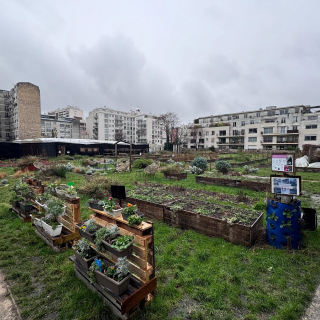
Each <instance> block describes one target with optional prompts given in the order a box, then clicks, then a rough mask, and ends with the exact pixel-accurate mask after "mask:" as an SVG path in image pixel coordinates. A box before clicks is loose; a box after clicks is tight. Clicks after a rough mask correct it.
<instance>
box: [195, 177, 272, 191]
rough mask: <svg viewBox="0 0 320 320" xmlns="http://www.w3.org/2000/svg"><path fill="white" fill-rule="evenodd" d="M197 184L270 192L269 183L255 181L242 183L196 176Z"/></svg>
mask: <svg viewBox="0 0 320 320" xmlns="http://www.w3.org/2000/svg"><path fill="white" fill-rule="evenodd" d="M196 183H203V184H212V185H217V186H229V187H236V188H245V189H248V190H253V191H260V192H266V191H267V192H269V191H270V183H269V182H268V183H267V182H255V181H241V180H233V179H223V178H209V177H201V176H196Z"/></svg>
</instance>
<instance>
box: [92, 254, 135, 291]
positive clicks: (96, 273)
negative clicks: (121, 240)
mask: <svg viewBox="0 0 320 320" xmlns="http://www.w3.org/2000/svg"><path fill="white" fill-rule="evenodd" d="M128 266H129V261H128V260H127V258H126V257H124V258H119V259H118V262H117V263H116V264H115V266H108V265H107V262H106V261H104V260H99V259H95V261H94V262H93V263H92V265H91V267H90V269H89V272H88V273H89V276H90V282H91V283H94V282H95V281H96V282H97V283H99V284H101V285H103V286H104V287H106V288H107V289H109V290H111V291H112V292H113V293H115V294H116V295H121V294H122V293H123V292H125V291H126V290H127V289H128V286H129V283H130V278H131V274H130V272H129V269H128Z"/></svg>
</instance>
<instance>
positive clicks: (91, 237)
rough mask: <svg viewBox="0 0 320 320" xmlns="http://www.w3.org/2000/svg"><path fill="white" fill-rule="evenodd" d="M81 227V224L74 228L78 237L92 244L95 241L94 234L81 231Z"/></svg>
mask: <svg viewBox="0 0 320 320" xmlns="http://www.w3.org/2000/svg"><path fill="white" fill-rule="evenodd" d="M82 225H83V223H78V224H76V228H77V229H78V232H79V233H80V236H81V237H82V238H85V239H87V240H89V241H90V242H92V243H94V240H95V239H96V233H89V232H86V231H85V230H83V229H81V227H82Z"/></svg>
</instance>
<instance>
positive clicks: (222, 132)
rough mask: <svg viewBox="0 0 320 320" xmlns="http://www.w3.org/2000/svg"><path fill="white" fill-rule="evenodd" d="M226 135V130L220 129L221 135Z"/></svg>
mask: <svg viewBox="0 0 320 320" xmlns="http://www.w3.org/2000/svg"><path fill="white" fill-rule="evenodd" d="M226 135H227V132H226V130H222V131H219V136H226Z"/></svg>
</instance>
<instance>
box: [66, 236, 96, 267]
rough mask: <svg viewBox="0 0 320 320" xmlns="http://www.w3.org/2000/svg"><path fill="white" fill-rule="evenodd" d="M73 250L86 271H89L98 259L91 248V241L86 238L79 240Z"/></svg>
mask: <svg viewBox="0 0 320 320" xmlns="http://www.w3.org/2000/svg"><path fill="white" fill-rule="evenodd" d="M72 249H73V251H74V254H75V256H76V258H77V260H78V261H79V262H80V263H81V265H82V266H83V268H84V269H85V270H89V268H90V266H91V264H92V262H93V261H94V259H96V258H98V254H97V252H96V251H95V250H93V248H91V246H90V243H89V241H88V240H87V239H85V238H82V239H81V240H79V241H78V243H77V244H76V245H75V246H74V247H72Z"/></svg>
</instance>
